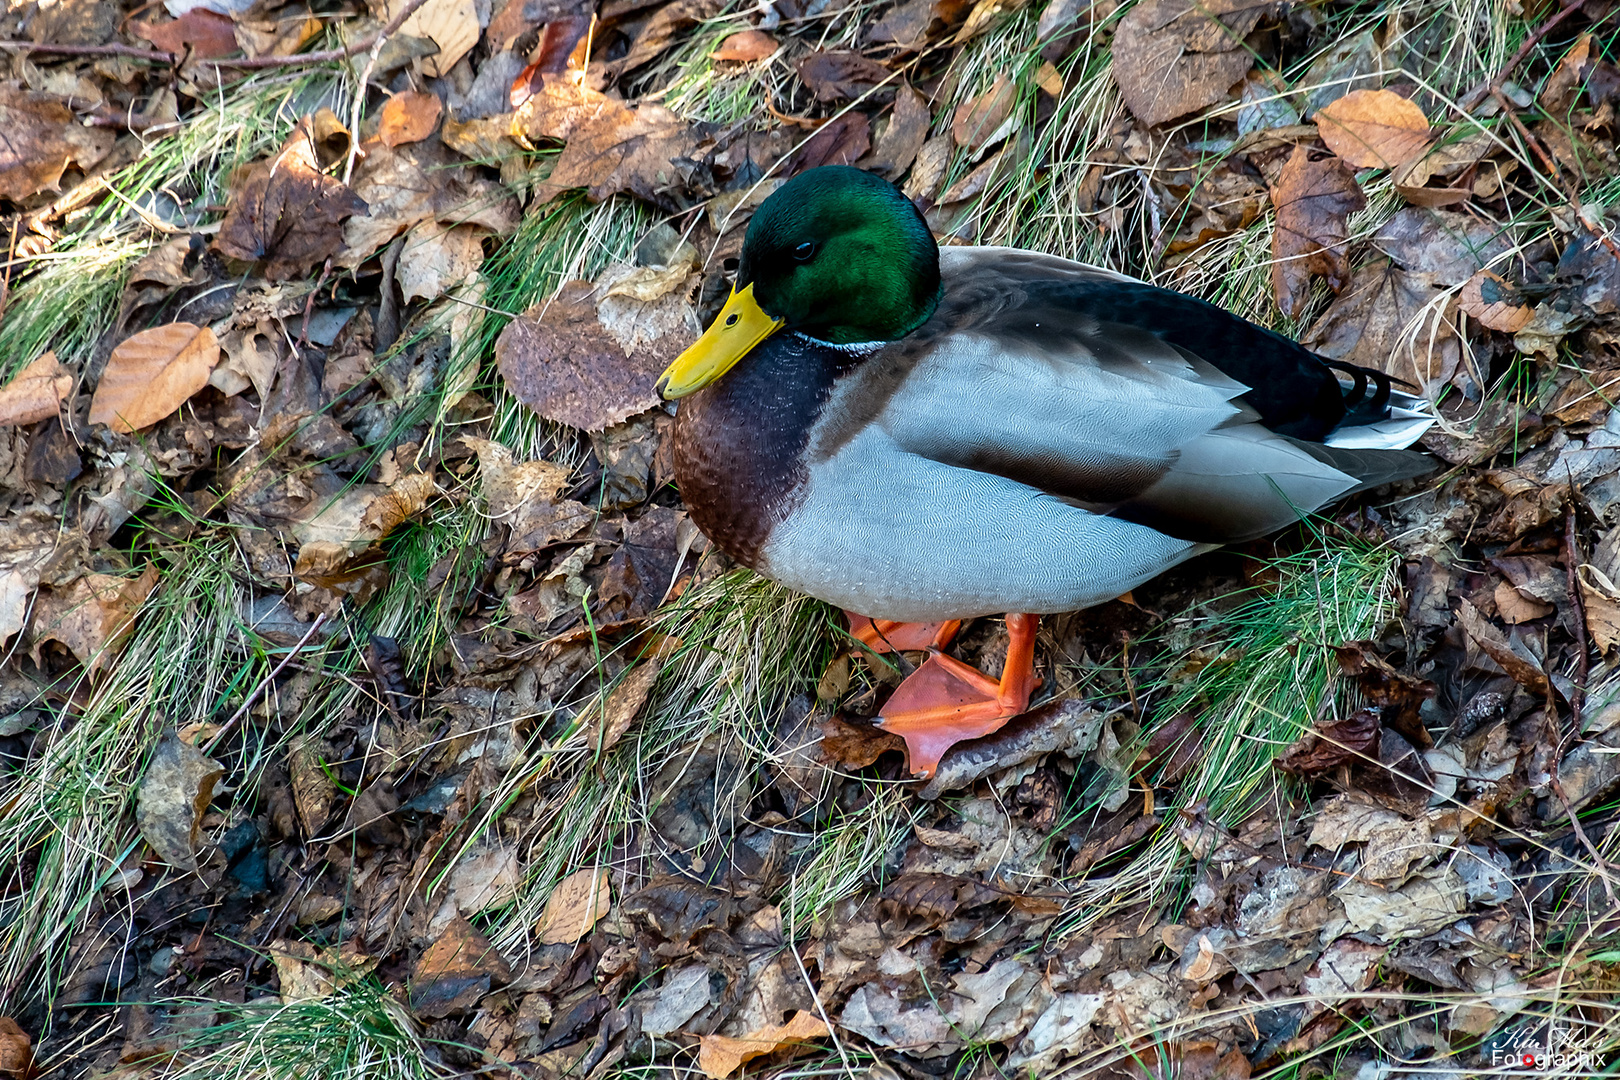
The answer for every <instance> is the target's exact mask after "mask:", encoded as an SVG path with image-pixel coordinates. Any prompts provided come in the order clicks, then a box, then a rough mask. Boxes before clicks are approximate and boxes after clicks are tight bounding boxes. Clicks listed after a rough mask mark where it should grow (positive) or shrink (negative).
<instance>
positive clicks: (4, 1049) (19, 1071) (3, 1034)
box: [0, 1016, 34, 1080]
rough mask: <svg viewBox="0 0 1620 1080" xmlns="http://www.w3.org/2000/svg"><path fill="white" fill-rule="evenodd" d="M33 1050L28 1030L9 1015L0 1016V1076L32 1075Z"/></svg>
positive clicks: (20, 1076) (19, 1076) (21, 1076)
mask: <svg viewBox="0 0 1620 1080" xmlns="http://www.w3.org/2000/svg"><path fill="white" fill-rule="evenodd" d="M33 1069H34V1051H33V1047H32V1045H31V1044H30V1043H29V1041H28V1032H26V1031H24V1030H23V1029H22V1028H21V1027H20V1026H18V1024H17V1021H15V1020H13V1019H12V1018H11V1017H9V1016H0V1076H14V1077H18V1078H19V1080H20V1078H23V1077H27V1076H32V1075H33Z"/></svg>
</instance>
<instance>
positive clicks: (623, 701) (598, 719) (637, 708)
mask: <svg viewBox="0 0 1620 1080" xmlns="http://www.w3.org/2000/svg"><path fill="white" fill-rule="evenodd" d="M662 668H663V665H662V664H660V663H658V662H657V661H656V660H649V661H647V662H645V663H643V664H641V665H639V666H637V667H636V668H634V669H632V670H631V671H630V673H629V674H627V675H626V676H625V677H624V679H623V680H622V681H621V682H620V683H619V685H617V686H615V687H614V688H613V690H612V692H611V693H609V694H608V696H607V698H606V699H605V700H604V701H603V702H602V705H601V707H600V708H597V707H595V706H593V707H591V708H589V709H587V710H585V712H584V713H583V714H582V715H581V719H582V720H583V723H584V728H583V729H582V731H581V735H582V736H583V738H584V741H585V746H586V747H587V748H588V749H589V750H590V751H591V752H592V753H605V752H606V751H608V750H610V749H612V748H613V747H614V746H615V745H617V744H618V742H619V740H620V739H622V738H624V733H625V732H626V731H629V730H630V725H631V724H633V723H635V720H636V717H637V716H640V715H641V707H642V706H643V705H645V704H646V703H647V696H648V695H649V694H651V693H652V688H653V686H654V684H656V683H657V682H658V673H659V671H660V670H662Z"/></svg>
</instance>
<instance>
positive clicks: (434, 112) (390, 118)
mask: <svg viewBox="0 0 1620 1080" xmlns="http://www.w3.org/2000/svg"><path fill="white" fill-rule="evenodd" d="M443 112H444V105H443V104H442V103H441V102H440V101H439V95H437V94H424V93H420V92H418V91H415V90H406V91H403V92H401V93H398V94H395V95H394V96H393V97H391V98H389V99H388V100H387V101H386V102H384V103H383V107H382V115H381V116H380V117H379V118H378V120H377V138H379V139H381V140H382V143H383V145H384V146H389V147H393V146H403V145H404V144H406V143H414V142H421V141H422V140H423V139H425V138H427V137H428V136H429V135H431V134H433V129H434V128H436V127H438V126H439V116H440V114H441V113H443Z"/></svg>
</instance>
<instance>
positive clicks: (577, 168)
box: [513, 77, 713, 203]
mask: <svg viewBox="0 0 1620 1080" xmlns="http://www.w3.org/2000/svg"><path fill="white" fill-rule="evenodd" d="M513 128H514V130H515V131H517V132H518V133H520V134H522V135H523V136H525V137H526V138H528V139H530V140H532V141H540V140H554V141H561V142H563V143H564V146H563V152H562V153H561V154H559V155H558V157H557V162H556V165H555V166H553V168H552V170H551V175H550V176H549V177H548V178H547V179H546V181H545V182H544V183H543V184H542V185H540V192H541V197H542V198H550V197H551V196H553V195H556V194H559V193H560V192H563V191H567V190H568V189H570V188H584V189H585V190H586V193H587V194H588V195H589V196H590V199H591V201H593V202H601V201H602V200H603V199H606V198H608V197H610V196H612V195H615V194H618V193H619V192H621V191H627V192H629V193H631V194H632V195H638V196H640V197H641V198H643V199H646V200H648V201H649V202H654V203H668V202H670V199H669V198H668V194H667V193H668V192H669V191H670V190H672V189H674V188H677V187H679V186H680V185H681V182H682V181H683V179H684V178H685V176H686V175H687V169H688V168H689V166H683V165H682V161H683V160H684V161H691V160H695V159H696V158H698V157H701V156H702V155H703V153H705V152H706V151H707V150H708V149H710V148H711V146H712V141H713V140H712V138H711V136H710V133H709V129H708V127H707V126H706V125H696V126H694V125H691V124H688V123H687V122H686V121H685V120H682V119H681V118H680V117H678V116H676V115H675V114H674V113H672V112H670V111H669V110H668V109H666V108H664V107H663V106H662V105H653V104H643V105H639V106H637V107H636V108H633V109H632V108H630V107H629V106H628V105H626V104H625V103H624V102H622V101H620V100H618V99H617V98H610V97H608V96H607V95H606V94H602V93H600V92H598V91H596V90H592V89H591V88H590V87H588V86H578V85H575V84H574V83H573V82H572V81H569V80H563V79H557V78H553V77H547V78H546V79H545V81H544V83H543V85H542V86H541V88H540V91H539V92H537V93H536V94H534V95H533V96H532V97H530V98H529V99H528V100H527V101H525V102H524V103H523V105H522V107H520V108H519V109H518V111H517V114H516V116H515V117H514V120H513Z"/></svg>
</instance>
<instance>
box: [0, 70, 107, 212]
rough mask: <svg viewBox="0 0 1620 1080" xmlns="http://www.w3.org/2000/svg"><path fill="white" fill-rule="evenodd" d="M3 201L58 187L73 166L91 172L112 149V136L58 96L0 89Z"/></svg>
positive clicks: (0, 158)
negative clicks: (76, 113) (81, 119)
mask: <svg viewBox="0 0 1620 1080" xmlns="http://www.w3.org/2000/svg"><path fill="white" fill-rule="evenodd" d="M0 130H3V131H4V132H5V133H6V137H5V139H4V140H0V198H6V199H11V200H13V201H17V202H21V201H22V200H23V199H26V198H28V196H30V195H33V194H35V193H36V192H40V191H43V190H45V189H46V188H48V187H55V186H56V182H57V181H58V180H59V179H61V177H62V170H64V169H66V168H67V167H68V163H69V162H77V163H78V165H79V167H80V168H84V169H88V168H89V167H90V166H91V165H94V164H95V163H96V162H98V161H100V160H101V159H102V158H103V157H105V156H106V155H107V151H108V150H110V149H112V144H113V133H112V132H110V131H107V130H106V129H104V128H87V127H85V126H84V125H83V124H80V123H79V121H78V120H77V119H76V118H75V117H74V115H73V112H72V111H71V110H70V109H69V108H68V107H67V103H66V102H65V101H63V100H62V99H61V98H59V97H57V96H55V95H54V94H34V93H29V92H28V91H26V90H19V89H17V88H16V87H13V86H0Z"/></svg>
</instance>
